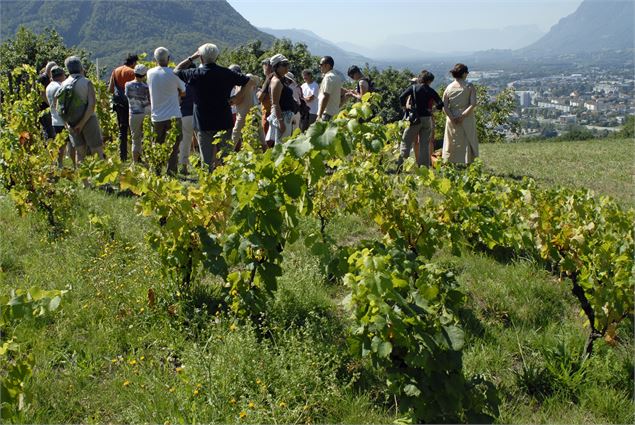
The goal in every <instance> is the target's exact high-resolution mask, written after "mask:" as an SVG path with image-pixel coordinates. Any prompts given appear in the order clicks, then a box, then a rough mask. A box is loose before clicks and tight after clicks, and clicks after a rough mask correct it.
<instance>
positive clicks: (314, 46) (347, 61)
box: [258, 28, 373, 70]
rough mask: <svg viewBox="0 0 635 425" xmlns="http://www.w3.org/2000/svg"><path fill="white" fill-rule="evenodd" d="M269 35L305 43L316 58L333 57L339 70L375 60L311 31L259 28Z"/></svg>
mask: <svg viewBox="0 0 635 425" xmlns="http://www.w3.org/2000/svg"><path fill="white" fill-rule="evenodd" d="M258 29H259V30H260V31H263V32H265V33H267V34H270V35H272V36H274V37H276V38H287V39H289V40H291V41H292V42H294V43H304V44H306V46H307V47H308V48H309V51H310V52H311V53H312V54H314V55H316V56H325V55H328V56H332V57H333V60H334V61H335V67H336V68H339V69H343V70H345V69H347V68H348V67H349V66H351V65H359V66H363V65H364V64H365V63H367V62H368V63H371V62H373V59H369V58H368V57H365V56H363V55H361V54H358V53H353V52H350V51H348V50H344V49H343V48H341V47H339V46H337V45H336V44H335V43H333V42H331V41H328V40H325V39H324V38H322V37H320V36H319V35H317V34H315V33H314V32H312V31H309V30H303V29H295V28H293V29H272V28H258Z"/></svg>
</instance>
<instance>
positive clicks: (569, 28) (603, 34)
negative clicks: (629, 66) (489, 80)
mask: <svg viewBox="0 0 635 425" xmlns="http://www.w3.org/2000/svg"><path fill="white" fill-rule="evenodd" d="M634 16H635V7H634V6H633V2H631V1H620V0H602V1H600V0H584V1H583V2H582V3H581V4H580V6H579V7H578V8H577V9H576V10H575V11H574V12H573V13H572V14H570V15H568V16H565V17H563V18H562V19H560V21H558V23H556V24H555V25H554V26H553V27H551V29H550V30H549V32H548V33H547V34H545V35H544V36H543V37H541V38H540V39H539V40H537V41H536V42H535V43H532V44H530V45H528V46H526V47H524V48H522V49H519V51H518V53H520V54H524V55H529V56H537V55H545V54H546V55H553V54H554V53H557V54H559V55H563V54H580V53H588V52H596V51H604V50H624V49H633V47H634V46H633V44H634V42H633V39H634V36H635V34H634V32H633V18H634Z"/></svg>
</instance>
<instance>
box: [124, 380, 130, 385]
mask: <svg viewBox="0 0 635 425" xmlns="http://www.w3.org/2000/svg"><path fill="white" fill-rule="evenodd" d="M128 385H130V381H128V380H127V379H126V380H125V381H123V386H124V387H127V386H128Z"/></svg>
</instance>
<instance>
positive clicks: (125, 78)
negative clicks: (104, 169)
mask: <svg viewBox="0 0 635 425" xmlns="http://www.w3.org/2000/svg"><path fill="white" fill-rule="evenodd" d="M138 60H139V57H138V56H137V55H133V54H128V56H126V60H125V61H124V63H123V65H121V66H120V67H118V68H115V69H114V70H113V71H112V74H111V75H110V82H109V83H108V91H109V92H110V93H112V109H113V111H115V113H116V114H117V126H118V127H119V158H121V160H122V161H126V160H127V159H128V130H129V125H128V123H129V119H130V117H129V113H128V109H129V106H128V98H127V97H126V93H125V89H126V83H128V82H130V81H134V80H135V74H134V67H135V66H136V65H137V61H138Z"/></svg>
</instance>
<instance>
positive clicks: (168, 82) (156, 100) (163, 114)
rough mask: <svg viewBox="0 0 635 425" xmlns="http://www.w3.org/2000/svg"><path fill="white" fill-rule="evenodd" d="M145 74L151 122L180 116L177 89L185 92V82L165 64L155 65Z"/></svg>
mask: <svg viewBox="0 0 635 425" xmlns="http://www.w3.org/2000/svg"><path fill="white" fill-rule="evenodd" d="M147 75H148V87H149V88H150V103H151V106H152V113H151V115H150V117H151V119H152V122H161V121H167V120H170V119H172V118H181V117H182V115H181V106H180V103H179V90H181V91H183V92H185V83H184V82H183V81H182V80H181V79H180V78H179V77H177V76H176V75H174V72H172V68H168V67H167V66H155V67H154V68H151V69H149V70H148V74H147Z"/></svg>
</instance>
